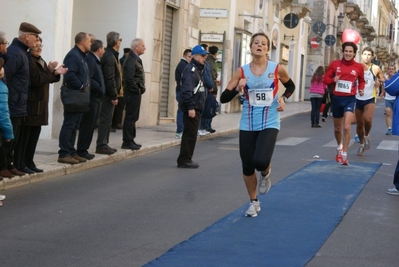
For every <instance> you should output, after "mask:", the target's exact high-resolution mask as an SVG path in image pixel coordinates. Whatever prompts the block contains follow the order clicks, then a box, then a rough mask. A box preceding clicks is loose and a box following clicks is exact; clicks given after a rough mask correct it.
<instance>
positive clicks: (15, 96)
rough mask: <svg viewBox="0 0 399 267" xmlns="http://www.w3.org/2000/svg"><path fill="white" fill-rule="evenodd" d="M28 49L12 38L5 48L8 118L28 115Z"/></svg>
mask: <svg viewBox="0 0 399 267" xmlns="http://www.w3.org/2000/svg"><path fill="white" fill-rule="evenodd" d="M28 49H29V47H28V46H27V45H26V44H24V43H22V42H21V41H20V40H18V38H14V40H13V41H12V43H11V45H10V46H9V47H8V48H7V61H6V64H5V65H4V71H5V74H6V75H5V76H6V79H7V86H8V92H9V93H8V106H9V108H10V117H24V116H26V115H28V106H27V99H28V88H29V53H28Z"/></svg>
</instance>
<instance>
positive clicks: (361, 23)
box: [355, 16, 369, 29]
mask: <svg viewBox="0 0 399 267" xmlns="http://www.w3.org/2000/svg"><path fill="white" fill-rule="evenodd" d="M367 24H369V21H368V19H367V18H366V17H365V16H360V17H359V20H357V21H356V22H355V25H356V28H358V29H362V28H364V26H366V25H367Z"/></svg>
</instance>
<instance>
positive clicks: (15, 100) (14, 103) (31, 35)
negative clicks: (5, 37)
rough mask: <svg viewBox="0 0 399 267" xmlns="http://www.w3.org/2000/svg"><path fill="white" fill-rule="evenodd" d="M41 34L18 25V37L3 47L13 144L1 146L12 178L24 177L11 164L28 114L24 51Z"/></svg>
mask: <svg viewBox="0 0 399 267" xmlns="http://www.w3.org/2000/svg"><path fill="white" fill-rule="evenodd" d="M41 33H42V32H41V31H40V30H39V29H38V28H36V27H35V26H34V25H32V24H30V23H27V22H22V23H21V25H20V26H19V36H18V38H14V40H13V41H12V43H11V45H10V46H9V47H8V48H7V61H6V64H5V65H4V70H5V76H6V80H7V86H8V92H9V95H8V106H9V108H10V118H11V123H12V126H13V131H14V141H13V142H9V143H6V144H5V146H4V150H5V157H6V160H7V168H8V170H9V171H10V172H11V173H12V174H14V175H25V173H24V172H21V171H18V170H17V169H16V168H15V166H14V165H13V162H14V155H15V154H17V155H16V156H17V157H18V154H20V153H19V152H20V151H18V149H17V148H16V147H17V146H18V142H19V135H20V129H21V124H22V120H23V118H24V117H25V116H26V115H28V104H27V101H26V100H27V98H28V89H29V57H28V49H32V48H34V47H35V45H36V41H37V38H38V37H39V34H41Z"/></svg>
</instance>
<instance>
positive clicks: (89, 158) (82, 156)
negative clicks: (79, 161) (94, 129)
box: [77, 153, 95, 160]
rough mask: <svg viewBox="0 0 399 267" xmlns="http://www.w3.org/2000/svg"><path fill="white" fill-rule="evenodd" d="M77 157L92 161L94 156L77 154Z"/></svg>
mask: <svg viewBox="0 0 399 267" xmlns="http://www.w3.org/2000/svg"><path fill="white" fill-rule="evenodd" d="M77 155H78V156H79V157H81V158H84V159H87V160H92V159H94V157H95V155H93V154H90V153H86V154H77Z"/></svg>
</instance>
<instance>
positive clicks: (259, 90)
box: [240, 61, 280, 131]
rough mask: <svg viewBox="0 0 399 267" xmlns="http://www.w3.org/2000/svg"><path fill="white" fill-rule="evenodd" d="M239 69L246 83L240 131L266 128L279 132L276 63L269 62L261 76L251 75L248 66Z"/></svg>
mask: <svg viewBox="0 0 399 267" xmlns="http://www.w3.org/2000/svg"><path fill="white" fill-rule="evenodd" d="M241 68H242V70H243V72H244V74H243V75H244V77H247V78H248V81H247V85H246V87H245V90H244V91H245V92H244V95H245V98H244V101H243V108H242V115H241V121H240V130H243V131H262V130H264V129H266V128H275V129H277V130H280V113H279V112H278V111H277V107H278V103H277V99H278V95H277V92H278V79H277V71H278V65H277V63H275V62H271V61H269V62H268V64H267V68H266V71H265V72H264V73H263V74H262V76H255V75H253V74H252V72H251V70H250V64H247V65H244V66H242V67H241ZM257 100H259V101H257Z"/></svg>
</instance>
